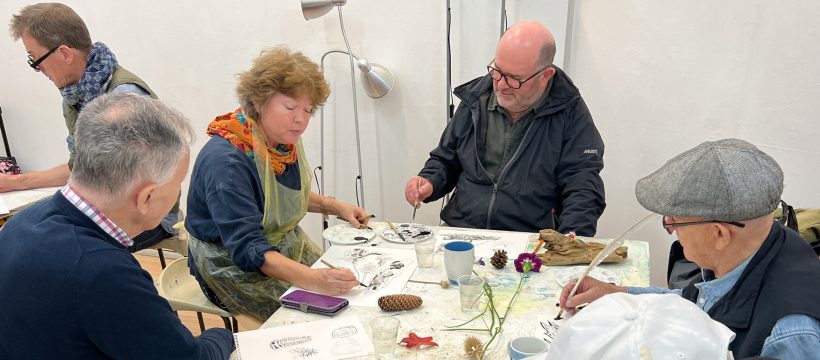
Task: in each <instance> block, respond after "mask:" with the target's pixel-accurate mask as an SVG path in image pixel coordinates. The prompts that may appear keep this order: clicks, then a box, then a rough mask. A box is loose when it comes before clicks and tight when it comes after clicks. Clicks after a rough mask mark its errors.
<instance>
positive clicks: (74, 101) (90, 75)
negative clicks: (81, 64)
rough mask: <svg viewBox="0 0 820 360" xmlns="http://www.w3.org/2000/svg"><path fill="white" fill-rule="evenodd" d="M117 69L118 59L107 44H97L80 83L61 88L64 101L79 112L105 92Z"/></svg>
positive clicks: (93, 48) (92, 50) (90, 55)
mask: <svg viewBox="0 0 820 360" xmlns="http://www.w3.org/2000/svg"><path fill="white" fill-rule="evenodd" d="M116 68H117V57H116V56H114V53H113V52H111V49H109V48H108V47H107V46H105V44H103V43H101V42H95V43H94V45H93V46H92V47H91V51H89V52H88V59H87V63H86V65H85V72H84V73H83V78H82V79H80V82H78V83H76V84H71V85H66V86H64V87H62V88H60V94H62V95H63V99H65V101H66V102H67V103H68V104H69V105H71V106H74V107H75V108H76V109H77V110H80V109H82V108H83V106H84V105H85V104H86V103H88V102H89V101H91V100H93V99H94V98H96V97H97V96H100V95H101V94H102V93H104V92H105V88H106V85H108V82H109V81H110V80H111V75H112V74H114V69H116Z"/></svg>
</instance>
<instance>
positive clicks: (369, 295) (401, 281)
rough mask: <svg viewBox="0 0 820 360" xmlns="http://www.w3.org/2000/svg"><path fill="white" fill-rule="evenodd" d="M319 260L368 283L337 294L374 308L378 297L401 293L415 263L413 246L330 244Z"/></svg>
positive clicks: (414, 269)
mask: <svg viewBox="0 0 820 360" xmlns="http://www.w3.org/2000/svg"><path fill="white" fill-rule="evenodd" d="M321 259H323V260H325V261H327V262H328V263H330V264H333V266H336V267H339V268H348V269H350V271H353V274H354V275H356V278H357V279H359V281H360V282H362V283H364V284H365V285H368V287H366V288H365V287H363V286H359V287H356V288H353V289H352V290H350V292H348V293H347V294H344V295H338V297H342V298H345V299H347V300H348V301H349V302H350V305H355V306H370V307H377V306H379V305H378V300H379V297H381V296H384V295H391V294H398V293H401V292H402V290H404V285H406V284H407V280H409V279H410V277H411V276H413V272H414V271H416V266H417V265H416V253H415V250H414V249H413V247H408V248H406V249H390V248H373V247H370V246H331V247H330V249H328V250H327V251H326V252H325V253H324V254H323V255H322V258H321ZM312 267H313V268H314V269H318V268H324V267H327V266H325V265H324V264H322V262H321V261H317V262H316V263H315V264H313V266H312ZM296 289H299V288H298V287H296V286H292V287H291V288H290V289H288V291H287V292H286V294H287V293H290V292H291V291H293V290H296Z"/></svg>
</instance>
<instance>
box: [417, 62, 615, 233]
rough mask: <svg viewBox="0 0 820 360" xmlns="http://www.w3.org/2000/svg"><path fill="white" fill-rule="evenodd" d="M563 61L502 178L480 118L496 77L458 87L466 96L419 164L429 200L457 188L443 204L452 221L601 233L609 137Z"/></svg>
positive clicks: (443, 216) (475, 225) (444, 217)
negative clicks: (490, 169) (486, 159)
mask: <svg viewBox="0 0 820 360" xmlns="http://www.w3.org/2000/svg"><path fill="white" fill-rule="evenodd" d="M555 69H556V73H555V76H553V78H552V79H551V80H550V81H551V82H552V85H551V87H550V89H549V94H548V96H547V97H546V99H544V100H543V101H544V102H543V103H542V104H541V105H539V106H538V111H537V112H536V114H535V119H533V121H532V122H531V123H530V125H529V128H528V129H527V130H526V133H525V135H524V137H523V139H522V140H521V144H520V146H519V148H518V149H517V150H516V151H515V153H514V155H513V156H512V158H511V159H510V160H509V162H508V163H507V164H506V165H505V166H504V167H503V168H502V169H500V170H499V173H498V179H497V181H493V179H492V177H490V175H488V174H487V172H486V171H485V170H484V166H483V164H482V163H481V159H482V158H483V154H484V140H485V135H484V134H483V133H481V132H482V131H485V132H486V128H487V127H486V126H484V127H483V129H484V130H482V127H481V126H479V121H480V119H479V117H480V116H481V114H482V111H481V109H480V107H481V101H479V98H480V97H481V96H482V95H484V94H488V93H490V92H491V91H493V87H492V80H491V78H490V76H489V75H486V76H483V77H480V78H477V79H474V80H472V81H470V82H468V83H466V84H463V85H461V86H459V87H457V88H456V89H455V91H454V94H455V95H456V96H458V97H459V98H460V99H461V104H460V105H459V107H458V110H457V111H456V113H455V115H454V117H453V120H452V121H450V123H449V124H447V127H446V128H445V130H444V133H443V134H442V136H441V141H440V142H439V145H438V147H437V148H435V149H433V151H431V152H430V158H429V159H428V160H427V162H426V163H425V165H424V168H423V169H422V170H421V172H419V176H421V177H424V178H425V179H427V180H429V181H430V182H431V183H432V184H433V194H432V195H431V196H430V197H429V198H427V199H426V200H425V202H430V201H435V200H438V199H440V198H441V197H443V196H444V195H446V194H447V193H449V192H450V191H452V190H453V189H454V188H455V191H454V192H453V195H452V198H451V199H450V201H449V202H448V203H447V205H446V206H445V207H444V209H443V210H442V211H441V219H442V220H443V221H444V222H446V223H447V224H448V225H450V226H457V227H468V228H486V229H497V230H513V231H525V232H537V231H538V230H541V229H557V230H558V231H560V232H562V233H566V232H569V231H573V230H574V231H575V232H576V233H577V234H578V235H582V236H593V235H595V230H596V227H597V222H598V218H599V217H600V216H601V214H602V213H603V211H604V208H605V207H606V202H605V201H604V184H603V180H602V179H601V176H600V172H601V170H602V169H603V167H604V161H603V156H604V142H603V140H602V139H601V135H600V134H599V133H598V129H596V128H595V124H594V123H593V121H592V115H591V114H590V113H589V109H588V108H587V106H586V103H584V100H583V99H582V98H581V94H580V92H579V91H578V88H577V87H575V84H573V83H572V80H570V78H569V77H568V76H567V75H566V73H564V72H563V71H562V70H561V69H560V68H558V67H557V66H556V67H555ZM483 121H486V119H483ZM487 136H492V134H489V135H487Z"/></svg>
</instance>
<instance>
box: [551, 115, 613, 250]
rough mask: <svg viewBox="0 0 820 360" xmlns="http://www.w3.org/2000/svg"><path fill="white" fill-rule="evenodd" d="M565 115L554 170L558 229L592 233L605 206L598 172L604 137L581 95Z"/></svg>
mask: <svg viewBox="0 0 820 360" xmlns="http://www.w3.org/2000/svg"><path fill="white" fill-rule="evenodd" d="M568 115H569V116H570V119H568V120H569V121H567V122H566V127H565V128H564V134H565V136H564V144H563V151H562V154H561V159H560V160H559V163H558V169H557V170H558V171H557V174H556V175H557V179H558V184H559V187H560V189H561V197H562V202H563V210H562V211H561V214H560V216H559V219H558V223H559V227H558V231H559V232H561V233H567V232H570V231H575V233H577V234H578V235H581V236H593V235H595V231H596V228H597V224H598V218H599V217H600V216H601V214H602V213H603V212H604V208H605V207H606V202H605V200H604V182H603V180H602V179H601V175H600V173H601V170H603V168H604V141H603V140H602V139H601V134H599V133H598V129H597V128H595V124H594V123H593V121H592V115H591V114H590V112H589V109H588V108H587V105H586V103H585V102H584V100H583V99H579V100H578V103H577V104H576V105H575V106H574V108H573V111H571V112H570V113H569V114H568Z"/></svg>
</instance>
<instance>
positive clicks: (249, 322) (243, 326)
mask: <svg viewBox="0 0 820 360" xmlns="http://www.w3.org/2000/svg"><path fill="white" fill-rule="evenodd" d="M163 253H164V254H165V257H166V261H167V262H171V261H174V260H175V259H177V258H179V255H178V254H176V253H173V252H169V251H164V252H163ZM156 254H157V251H156V250H143V251H140V252H138V253H136V254H134V257H135V258H136V259H137V261H139V263H140V265H142V268H143V269H145V270H146V271H148V273H150V274H151V276H152V277H153V278H154V280H157V279H159V274H160V273H161V272H162V266H161V264H160V261H159V257H157V255H156ZM179 318H180V320H182V323H183V324H185V326H186V327H188V329H189V330H191V333H192V334H194V335H195V336H196V335H199V334H200V332H201V331H200V330H199V321H198V320H197V317H196V313H195V312H190V311H180V312H179ZM203 318H204V320H205V328H206V329H210V328H215V327H225V324H224V323H223V321H222V319H221V318H220V317H219V316H216V315H211V314H203ZM237 321H238V322H239V331H248V330H255V329H258V328H259V325H261V324H260V323H259V322H258V321H256V320H254V319H251V318H249V317H246V316H241V315H240V316H239V317H238V318H237Z"/></svg>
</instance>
